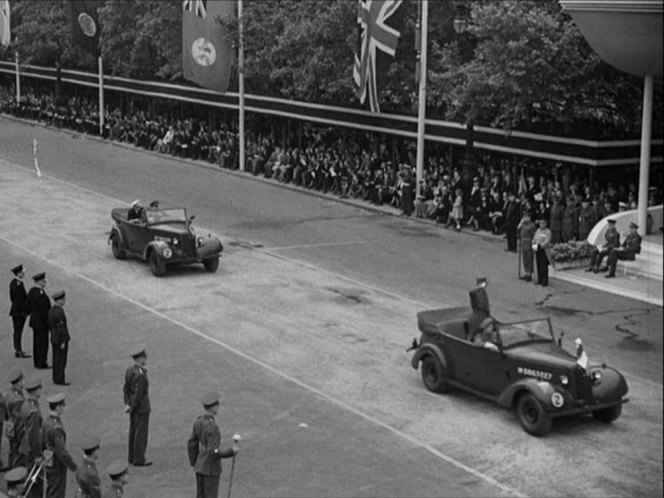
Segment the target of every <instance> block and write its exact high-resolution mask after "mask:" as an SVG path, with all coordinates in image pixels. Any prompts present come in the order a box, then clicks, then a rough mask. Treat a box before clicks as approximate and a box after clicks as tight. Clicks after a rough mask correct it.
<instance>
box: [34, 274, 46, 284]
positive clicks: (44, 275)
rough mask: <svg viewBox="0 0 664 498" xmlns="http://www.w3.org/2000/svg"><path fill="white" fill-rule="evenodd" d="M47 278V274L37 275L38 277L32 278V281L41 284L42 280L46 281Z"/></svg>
mask: <svg viewBox="0 0 664 498" xmlns="http://www.w3.org/2000/svg"><path fill="white" fill-rule="evenodd" d="M45 278H46V273H44V272H42V273H37V274H36V275H33V276H32V280H34V281H35V282H39V281H40V280H44V279H45Z"/></svg>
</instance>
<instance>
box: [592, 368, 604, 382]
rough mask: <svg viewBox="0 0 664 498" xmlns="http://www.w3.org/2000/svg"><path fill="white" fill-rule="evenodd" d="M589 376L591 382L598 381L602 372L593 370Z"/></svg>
mask: <svg viewBox="0 0 664 498" xmlns="http://www.w3.org/2000/svg"><path fill="white" fill-rule="evenodd" d="M591 375H592V378H593V380H599V379H601V378H602V372H600V371H599V370H593V372H592V374H591Z"/></svg>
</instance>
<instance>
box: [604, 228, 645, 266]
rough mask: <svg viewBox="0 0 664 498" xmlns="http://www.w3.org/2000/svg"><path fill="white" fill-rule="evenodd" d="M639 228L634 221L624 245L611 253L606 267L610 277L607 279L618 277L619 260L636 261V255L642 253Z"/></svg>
mask: <svg viewBox="0 0 664 498" xmlns="http://www.w3.org/2000/svg"><path fill="white" fill-rule="evenodd" d="M638 229H639V226H638V225H637V224H636V223H634V222H633V221H632V222H631V223H630V224H629V233H628V234H627V236H626V237H625V240H624V241H623V243H622V244H621V245H620V246H619V247H616V248H615V249H612V250H611V252H610V253H609V259H608V260H607V262H606V265H607V266H608V267H609V273H608V275H605V278H613V277H615V276H616V265H617V264H618V260H621V261H634V260H635V259H636V255H637V254H639V253H640V252H641V236H640V235H639V233H638V232H637V230H638Z"/></svg>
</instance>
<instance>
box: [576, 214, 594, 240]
mask: <svg viewBox="0 0 664 498" xmlns="http://www.w3.org/2000/svg"><path fill="white" fill-rule="evenodd" d="M596 221H597V220H596V219H595V211H594V210H593V208H592V207H590V206H588V207H586V208H584V207H583V206H582V207H581V209H580V210H579V237H580V238H584V239H585V238H586V237H587V236H588V234H589V233H590V230H592V228H593V227H594V226H595V223H596ZM583 235H585V237H584V236H583Z"/></svg>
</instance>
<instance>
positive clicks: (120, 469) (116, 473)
mask: <svg viewBox="0 0 664 498" xmlns="http://www.w3.org/2000/svg"><path fill="white" fill-rule="evenodd" d="M128 469H129V467H128V466H127V462H125V461H124V460H115V461H114V462H113V463H111V464H110V465H109V466H108V467H106V473H107V474H108V476H109V477H110V478H111V485H110V486H109V487H108V489H107V490H106V492H105V493H104V496H103V498H119V497H121V496H123V495H124V486H125V484H127V471H128Z"/></svg>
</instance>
